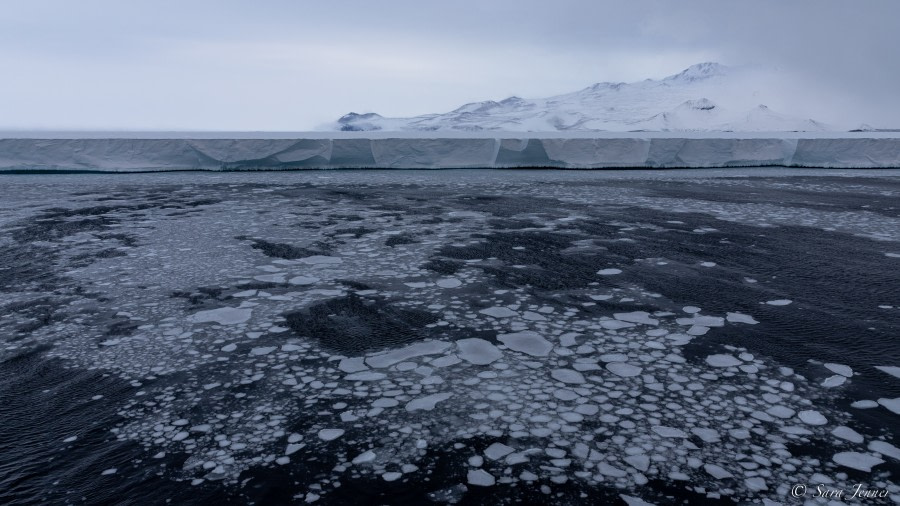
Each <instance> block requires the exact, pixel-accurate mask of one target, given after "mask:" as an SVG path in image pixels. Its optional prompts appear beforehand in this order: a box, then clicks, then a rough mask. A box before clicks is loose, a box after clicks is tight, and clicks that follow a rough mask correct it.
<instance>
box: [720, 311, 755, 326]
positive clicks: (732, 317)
mask: <svg viewBox="0 0 900 506" xmlns="http://www.w3.org/2000/svg"><path fill="white" fill-rule="evenodd" d="M725 319H726V320H728V322H729V323H746V324H748V325H756V324H757V323H759V322H758V321H756V320H755V319H754V318H753V317H752V316H750V315H747V314H743V313H728V314H726V315H725Z"/></svg>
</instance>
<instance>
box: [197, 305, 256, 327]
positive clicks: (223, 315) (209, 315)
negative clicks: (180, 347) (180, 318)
mask: <svg viewBox="0 0 900 506" xmlns="http://www.w3.org/2000/svg"><path fill="white" fill-rule="evenodd" d="M252 312H253V310H252V309H250V308H237V307H220V308H218V309H209V310H206V311H199V312H197V313H194V314H192V315H191V316H188V321H190V322H192V323H209V322H215V323H218V324H219V325H236V324H238V323H244V322H246V321H247V320H249V319H250V315H251V314H252Z"/></svg>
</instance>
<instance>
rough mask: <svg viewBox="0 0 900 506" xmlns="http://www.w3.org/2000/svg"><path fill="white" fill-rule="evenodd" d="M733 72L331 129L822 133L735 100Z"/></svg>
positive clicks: (696, 69) (714, 67) (355, 120)
mask: <svg viewBox="0 0 900 506" xmlns="http://www.w3.org/2000/svg"><path fill="white" fill-rule="evenodd" d="M743 77H744V76H742V72H741V71H736V70H734V69H732V68H730V67H727V66H725V65H721V64H718V63H700V64H697V65H692V66H690V67H688V68H687V69H685V70H684V71H682V72H680V73H678V74H675V75H672V76H669V77H666V78H664V79H660V80H653V79H647V80H645V81H639V82H635V83H609V82H604V83H597V84H594V85H591V86H589V87H587V88H585V89H583V90H579V91H576V92H574V93H568V94H565V95H557V96H555V97H549V98H538V99H524V98H519V97H509V98H507V99H504V100H501V101H499V102H495V101H493V100H488V101H485V102H475V103H471V104H466V105H463V106H462V107H459V108H457V109H454V110H453V111H450V112H447V113H443V114H425V115H422V116H415V117H412V118H386V117H384V116H381V115H379V114H375V113H367V114H356V113H352V112H351V113H350V114H347V115H345V116H343V117H341V118H340V119H339V120H338V121H337V122H336V123H335V124H334V125H332V126H331V127H332V128H333V129H335V130H345V131H366V130H386V131H403V130H425V131H428V130H457V131H475V130H498V131H516V132H542V131H543V132H546V131H555V130H598V131H600V130H606V131H714V130H719V131H824V130H830V128H829V127H828V126H826V125H824V124H823V123H820V122H817V121H814V120H812V119H804V118H795V117H791V116H787V115H783V114H779V113H777V112H775V111H773V110H771V109H769V108H768V107H766V106H765V105H763V104H758V105H755V106H748V105H746V104H749V103H750V102H751V101H752V99H753V98H754V97H753V95H752V94H750V93H742V92H741V91H740V90H742V89H743V88H745V87H744V86H742V79H743Z"/></svg>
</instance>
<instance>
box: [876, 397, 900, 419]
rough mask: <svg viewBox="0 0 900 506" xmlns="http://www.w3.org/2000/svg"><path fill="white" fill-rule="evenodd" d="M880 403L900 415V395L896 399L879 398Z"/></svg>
mask: <svg viewBox="0 0 900 506" xmlns="http://www.w3.org/2000/svg"><path fill="white" fill-rule="evenodd" d="M878 404H881V405H882V406H884V407H885V408H887V409H888V410H889V411H891V412H893V413H896V414H898V415H900V397H896V398H894V399H888V398H884V397H883V398H881V399H878Z"/></svg>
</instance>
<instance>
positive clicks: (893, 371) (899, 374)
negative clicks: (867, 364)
mask: <svg viewBox="0 0 900 506" xmlns="http://www.w3.org/2000/svg"><path fill="white" fill-rule="evenodd" d="M875 369H878V370H879V371H881V372H883V373H885V374H890V375H891V376H893V377H895V378H900V367H895V366H892V365H876V366H875Z"/></svg>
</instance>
